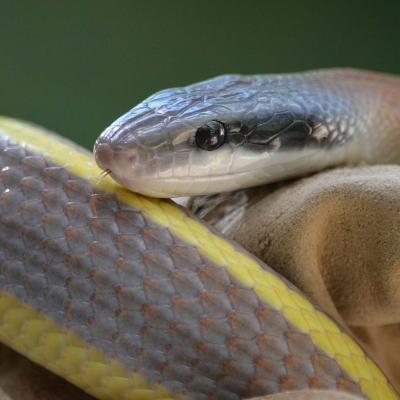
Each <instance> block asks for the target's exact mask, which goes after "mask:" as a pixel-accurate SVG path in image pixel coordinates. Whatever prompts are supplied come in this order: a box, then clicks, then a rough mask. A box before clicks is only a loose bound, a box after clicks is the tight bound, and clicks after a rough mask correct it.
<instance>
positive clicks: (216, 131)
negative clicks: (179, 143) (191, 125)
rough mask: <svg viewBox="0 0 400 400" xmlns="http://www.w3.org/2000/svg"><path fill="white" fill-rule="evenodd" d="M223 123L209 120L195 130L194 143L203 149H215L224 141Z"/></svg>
mask: <svg viewBox="0 0 400 400" xmlns="http://www.w3.org/2000/svg"><path fill="white" fill-rule="evenodd" d="M225 136H226V131H225V125H224V124H223V123H222V122H220V121H210V122H208V123H207V124H205V125H203V126H201V127H200V128H198V129H197V131H196V137H195V139H196V145H197V146H198V147H200V148H201V149H203V150H208V151H210V150H215V149H218V147H220V146H222V145H223V144H224V142H225Z"/></svg>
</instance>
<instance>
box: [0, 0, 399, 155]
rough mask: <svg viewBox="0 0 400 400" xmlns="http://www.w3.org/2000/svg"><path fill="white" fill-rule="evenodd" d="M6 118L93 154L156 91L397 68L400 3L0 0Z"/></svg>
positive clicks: (1, 103)
mask: <svg viewBox="0 0 400 400" xmlns="http://www.w3.org/2000/svg"><path fill="white" fill-rule="evenodd" d="M0 6H1V7H0V88H1V96H0V114H3V115H9V116H13V117H17V118H22V119H26V120H30V121H33V122H36V123H38V124H41V125H43V126H46V127H48V128H50V129H53V130H55V131H57V132H59V133H61V134H63V135H66V136H69V137H71V138H72V139H73V140H75V141H77V142H79V143H81V144H83V145H84V146H86V147H88V148H91V147H92V144H93V142H94V140H95V138H96V137H97V136H98V134H99V133H100V132H101V131H102V129H103V128H104V127H105V126H107V125H108V124H109V123H111V122H112V120H114V119H115V118H116V117H117V116H119V115H120V114H122V113H123V112H125V111H127V110H128V109H130V108H131V107H133V106H134V105H135V104H136V103H138V102H139V101H140V100H142V99H143V98H144V97H146V96H148V95H150V94H152V93H153V92H155V91H157V90H160V89H163V88H166V87H171V86H179V85H186V84H188V83H191V82H194V81H198V80H202V79H205V78H208V77H211V76H214V75H218V74H222V73H227V72H240V73H257V72H265V73H268V72H288V71H297V70H304V69H311V68H321V67H333V66H354V67H361V68H368V69H373V70H379V71H386V72H392V73H400V57H399V49H400V1H380V2H368V1H351V0H348V1H329V2H326V1H319V2H315V1H303V2H302V1H297V2H295V1H279V2H275V1H241V2H239V1H233V0H231V1H218V0H215V1H183V0H182V1H178V0H176V1H174V0H170V1H167V0H165V1H162V0H159V1H151V0H147V1H133V0H132V1H114V2H111V1H85V0H81V1H68V2H67V1H33V0H32V1H9V2H7V1H3V0H2V1H1V2H0Z"/></svg>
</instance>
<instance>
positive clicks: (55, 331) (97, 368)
mask: <svg viewBox="0 0 400 400" xmlns="http://www.w3.org/2000/svg"><path fill="white" fill-rule="evenodd" d="M0 340H1V341H2V342H4V343H6V344H7V345H9V346H10V347H12V348H13V349H14V350H16V351H17V352H19V353H22V354H24V355H25V356H26V357H28V358H29V359H31V360H32V361H34V362H36V363H38V364H40V365H43V366H45V367H46V368H47V369H49V370H50V371H52V372H54V373H55V374H57V375H60V376H62V377H64V378H65V379H66V380H68V381H70V382H71V383H73V384H75V385H76V386H78V387H80V388H81V389H83V390H85V391H86V392H88V393H90V394H92V395H93V396H96V397H98V398H99V399H104V400H111V399H114V400H115V399H121V400H144V399H149V400H150V399H151V400H153V399H154V400H155V399H158V400H173V399H183V397H178V396H174V395H172V394H171V393H169V392H168V391H167V390H166V389H164V388H162V387H160V386H157V385H151V384H149V383H148V382H146V381H145V380H144V379H143V378H141V377H140V376H139V375H138V374H132V373H131V372H127V371H126V370H125V369H124V368H123V367H122V366H121V365H120V364H119V363H118V362H117V361H115V360H111V359H109V358H107V357H106V356H104V355H103V354H102V353H101V352H100V351H98V350H97V349H95V348H94V347H91V346H89V345H88V344H87V343H84V342H83V341H82V340H80V339H79V338H78V337H77V336H75V335H74V334H72V333H71V332H70V331H67V330H65V329H63V328H60V327H59V326H58V325H57V324H56V323H54V322H53V321H51V320H50V319H48V318H47V317H45V316H43V315H42V314H39V313H38V312H36V311H35V310H34V309H33V308H31V307H30V306H29V305H27V304H25V303H23V302H22V301H20V300H19V299H17V298H16V297H15V296H13V295H11V294H8V293H5V292H2V293H1V294H0Z"/></svg>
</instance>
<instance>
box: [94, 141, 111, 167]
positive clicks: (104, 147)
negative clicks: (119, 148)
mask: <svg viewBox="0 0 400 400" xmlns="http://www.w3.org/2000/svg"><path fill="white" fill-rule="evenodd" d="M113 156H114V154H113V151H112V149H111V146H110V145H109V144H108V143H98V142H96V144H95V146H94V158H95V160H96V163H97V165H98V166H99V167H100V168H101V169H102V170H104V171H105V170H108V169H111V166H112V163H113V158H114V157H113Z"/></svg>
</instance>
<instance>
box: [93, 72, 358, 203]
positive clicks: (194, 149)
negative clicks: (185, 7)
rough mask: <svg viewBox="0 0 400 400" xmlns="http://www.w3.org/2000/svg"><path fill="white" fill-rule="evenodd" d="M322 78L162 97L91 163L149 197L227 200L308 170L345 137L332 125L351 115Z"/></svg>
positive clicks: (221, 86) (109, 136)
mask: <svg viewBox="0 0 400 400" xmlns="http://www.w3.org/2000/svg"><path fill="white" fill-rule="evenodd" d="M320 75H321V73H309V74H293V75H258V76H257V75H256V76H241V75H223V76H220V77H217V78H214V79H210V80H207V81H204V82H200V83H198V84H194V85H191V86H187V87H183V88H174V89H167V90H163V91H161V92H158V93H156V94H154V95H153V96H151V97H149V98H148V99H146V100H144V101H143V102H142V103H140V104H139V105H137V106H136V107H134V108H133V109H132V110H131V111H129V112H128V113H126V114H125V115H123V116H122V117H120V118H119V119H117V120H116V121H115V122H114V123H113V124H112V125H111V126H110V127H108V128H107V129H106V130H105V131H104V132H103V133H102V134H101V136H100V137H99V139H98V140H97V142H96V144H95V147H94V153H95V158H96V161H97V163H98V164H99V166H100V167H101V168H102V169H103V170H107V171H109V172H110V175H111V176H112V177H113V178H114V179H115V180H116V181H118V182H119V183H121V184H122V185H124V186H126V187H128V188H129V189H131V190H133V191H135V192H139V193H142V194H145V195H150V196H154V197H177V196H187V195H200V194H209V193H215V192H222V191H231V190H235V189H240V188H243V187H249V186H253V185H257V184H261V183H266V182H271V181H275V180H278V179H282V178H285V177H290V176H293V175H297V174H301V173H304V172H309V171H312V170H316V169H318V168H320V167H321V166H324V165H325V164H326V161H327V160H326V158H327V157H328V156H329V157H328V158H329V160H328V161H329V162H331V161H332V160H331V159H330V157H331V155H333V153H334V152H333V151H332V150H331V149H332V147H335V146H332V144H333V143H335V145H336V144H337V143H340V142H341V141H342V142H344V141H345V140H344V139H345V138H346V134H348V132H349V129H350V123H349V124H343V123H342V122H341V127H342V128H343V129H342V130H341V128H340V127H339V123H338V122H332V121H335V120H334V118H335V115H336V113H339V112H341V113H342V116H343V117H346V112H347V111H348V109H349V108H347V109H346V106H347V104H346V99H344V100H343V99H342V98H339V99H338V98H337V96H335V94H334V90H332V88H331V87H329V85H328V86H327V85H326V83H325V82H326V79H321V78H319V76H320ZM328 149H329V152H327V151H326V150H328ZM324 157H325V161H323V158H324ZM335 157H336V161H337V159H338V157H337V155H335Z"/></svg>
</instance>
